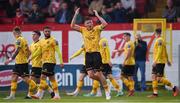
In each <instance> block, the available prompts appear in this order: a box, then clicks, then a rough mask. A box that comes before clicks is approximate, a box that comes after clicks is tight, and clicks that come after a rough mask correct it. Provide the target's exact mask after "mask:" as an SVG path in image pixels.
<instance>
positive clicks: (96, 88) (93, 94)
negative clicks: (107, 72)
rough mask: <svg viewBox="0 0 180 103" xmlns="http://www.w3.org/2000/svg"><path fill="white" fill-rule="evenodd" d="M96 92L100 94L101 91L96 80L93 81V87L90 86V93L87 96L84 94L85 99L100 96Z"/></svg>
mask: <svg viewBox="0 0 180 103" xmlns="http://www.w3.org/2000/svg"><path fill="white" fill-rule="evenodd" d="M98 92H101V90H100V83H99V81H97V80H93V85H92V90H91V92H90V93H88V94H85V95H84V96H85V97H92V96H96V95H97V94H98V95H97V96H101V95H102V94H101V93H98Z"/></svg>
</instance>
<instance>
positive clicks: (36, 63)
mask: <svg viewBox="0 0 180 103" xmlns="http://www.w3.org/2000/svg"><path fill="white" fill-rule="evenodd" d="M40 36H41V32H40V31H38V30H35V31H33V34H32V39H33V41H34V42H33V43H32V44H31V45H30V47H29V49H30V52H31V58H30V59H29V62H30V61H31V62H32V68H31V76H30V78H31V79H32V80H34V81H35V82H36V83H37V84H39V83H40V76H41V71H42V60H41V59H42V47H41V43H40V40H39V38H40ZM47 89H48V91H49V93H50V94H51V98H53V97H54V92H53V90H52V88H51V87H49V86H48V85H47ZM32 94H33V91H30V90H29V92H28V95H27V96H26V99H31V95H32Z"/></svg>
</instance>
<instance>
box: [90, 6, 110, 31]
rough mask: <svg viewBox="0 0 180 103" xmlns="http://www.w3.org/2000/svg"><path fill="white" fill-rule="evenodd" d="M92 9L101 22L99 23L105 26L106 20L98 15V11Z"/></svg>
mask: <svg viewBox="0 0 180 103" xmlns="http://www.w3.org/2000/svg"><path fill="white" fill-rule="evenodd" d="M93 11H94V14H95V16H96V17H97V18H98V19H99V21H100V22H101V25H102V26H103V28H105V27H106V26H107V22H106V21H105V20H104V19H103V18H102V17H101V16H99V14H98V12H97V11H96V10H93Z"/></svg>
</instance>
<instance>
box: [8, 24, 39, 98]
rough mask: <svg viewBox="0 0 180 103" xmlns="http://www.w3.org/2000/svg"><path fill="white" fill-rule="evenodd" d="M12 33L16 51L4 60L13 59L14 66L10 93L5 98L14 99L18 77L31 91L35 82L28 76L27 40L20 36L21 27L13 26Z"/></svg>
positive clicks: (34, 87)
mask: <svg viewBox="0 0 180 103" xmlns="http://www.w3.org/2000/svg"><path fill="white" fill-rule="evenodd" d="M13 35H14V37H15V38H16V44H15V47H16V51H15V53H14V54H13V56H12V57H11V58H9V59H8V60H6V62H5V65H7V64H9V63H10V62H11V61H13V60H14V59H15V68H14V69H13V74H12V79H11V93H10V96H8V97H6V98H5V99H15V93H16V89H17V80H18V77H21V78H22V79H23V80H24V81H25V82H26V83H27V84H28V85H29V89H30V90H31V91H33V90H34V89H36V83H35V82H34V81H33V80H31V79H30V78H29V69H28V57H29V49H28V44H27V41H26V39H25V38H24V37H22V35H21V29H20V28H19V27H15V28H14V29H13Z"/></svg>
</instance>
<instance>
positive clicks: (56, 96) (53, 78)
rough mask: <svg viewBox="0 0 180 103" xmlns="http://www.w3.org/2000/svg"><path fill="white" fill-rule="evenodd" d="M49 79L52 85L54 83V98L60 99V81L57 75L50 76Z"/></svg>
mask: <svg viewBox="0 0 180 103" xmlns="http://www.w3.org/2000/svg"><path fill="white" fill-rule="evenodd" d="M49 80H50V82H51V85H52V89H53V91H54V93H55V96H54V97H53V99H60V96H59V89H58V83H57V81H56V79H55V76H54V75H53V76H49Z"/></svg>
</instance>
